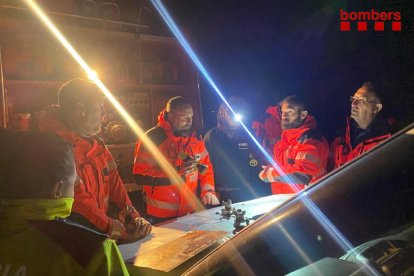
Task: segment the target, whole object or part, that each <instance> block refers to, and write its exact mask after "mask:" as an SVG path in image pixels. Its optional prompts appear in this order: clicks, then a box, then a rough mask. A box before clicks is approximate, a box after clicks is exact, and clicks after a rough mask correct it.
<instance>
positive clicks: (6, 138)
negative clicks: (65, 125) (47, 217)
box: [0, 129, 75, 198]
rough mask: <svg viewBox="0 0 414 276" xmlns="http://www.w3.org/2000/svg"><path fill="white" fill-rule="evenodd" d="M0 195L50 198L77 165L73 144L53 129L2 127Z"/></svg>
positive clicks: (0, 131) (0, 130) (0, 133)
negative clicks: (51, 130) (42, 130)
mask: <svg viewBox="0 0 414 276" xmlns="http://www.w3.org/2000/svg"><path fill="white" fill-rule="evenodd" d="M0 152H1V156H0V197H1V198H48V195H50V194H51V193H52V190H53V188H54V185H56V183H58V182H59V181H62V182H63V184H64V185H66V184H67V183H68V181H69V180H68V177H69V176H71V175H72V173H73V171H74V169H75V163H74V158H73V147H72V146H71V145H69V144H68V143H67V142H66V140H64V139H63V138H61V137H60V136H58V135H57V134H54V133H49V132H37V131H17V130H8V129H0Z"/></svg>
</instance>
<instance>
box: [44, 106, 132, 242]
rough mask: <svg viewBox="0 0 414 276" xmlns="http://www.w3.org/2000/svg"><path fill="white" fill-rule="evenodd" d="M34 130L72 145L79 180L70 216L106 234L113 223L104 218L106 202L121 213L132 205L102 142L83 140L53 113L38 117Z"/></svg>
mask: <svg viewBox="0 0 414 276" xmlns="http://www.w3.org/2000/svg"><path fill="white" fill-rule="evenodd" d="M37 128H38V129H39V130H41V131H53V132H55V133H57V134H59V135H60V136H62V137H64V138H65V139H66V140H68V141H69V142H70V143H71V144H72V145H73V147H74V154H75V162H76V171H77V174H78V176H79V178H80V180H81V181H80V183H77V185H75V188H74V192H75V196H74V198H75V202H74V203H73V208H72V213H77V214H79V215H81V216H82V217H83V218H85V219H86V220H87V221H89V222H90V223H91V224H92V225H94V226H96V228H98V229H99V230H101V231H102V232H104V233H108V234H109V232H110V230H111V224H112V218H110V217H108V215H107V212H108V204H109V201H112V202H114V203H115V204H116V205H117V206H118V207H119V208H120V209H121V210H122V211H125V209H126V206H128V205H129V206H132V204H131V201H130V199H129V197H128V194H127V192H126V189H125V186H124V184H123V182H122V180H121V178H120V176H119V174H118V171H117V166H116V164H115V161H114V159H113V157H112V155H111V153H110V152H109V150H108V149H107V148H106V146H105V144H104V142H103V141H102V140H101V139H99V138H98V137H96V136H94V137H91V138H90V139H86V138H83V137H81V136H79V135H77V134H76V133H74V132H72V131H70V130H68V129H67V128H66V127H65V126H64V125H63V124H62V123H61V122H60V121H58V120H57V119H56V118H55V116H53V115H52V114H46V115H44V116H43V117H42V118H40V120H39V122H38V126H37ZM132 216H133V217H138V216H139V214H138V213H137V212H135V213H134V214H133V215H132Z"/></svg>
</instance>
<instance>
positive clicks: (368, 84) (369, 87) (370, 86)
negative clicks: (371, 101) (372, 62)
mask: <svg viewBox="0 0 414 276" xmlns="http://www.w3.org/2000/svg"><path fill="white" fill-rule="evenodd" d="M361 88H365V90H367V92H368V93H370V94H372V95H374V97H375V101H376V102H377V103H382V99H381V98H382V97H381V94H380V91H379V90H378V87H377V86H375V85H374V84H373V83H372V82H369V81H368V82H365V83H364V84H362V86H361Z"/></svg>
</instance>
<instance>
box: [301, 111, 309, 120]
mask: <svg viewBox="0 0 414 276" xmlns="http://www.w3.org/2000/svg"><path fill="white" fill-rule="evenodd" d="M307 116H308V111H306V110H304V111H301V112H300V119H301V120H305V118H306V117H307Z"/></svg>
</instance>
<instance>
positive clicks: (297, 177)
mask: <svg viewBox="0 0 414 276" xmlns="http://www.w3.org/2000/svg"><path fill="white" fill-rule="evenodd" d="M311 179H312V176H311V175H309V174H306V173H302V172H295V173H290V174H286V175H281V176H279V177H277V180H275V181H278V182H282V183H286V184H289V183H291V182H292V181H293V183H295V184H302V185H307V184H309V182H310V180H311ZM275 181H272V182H275Z"/></svg>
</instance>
